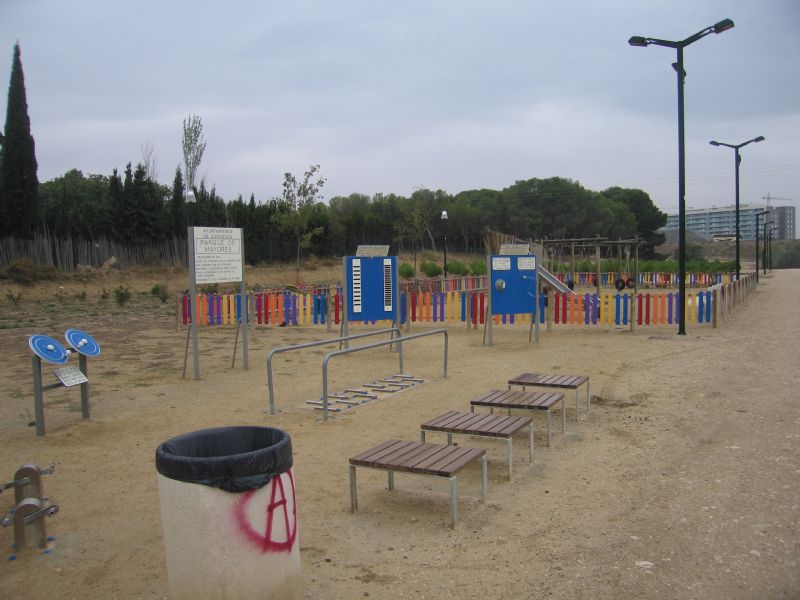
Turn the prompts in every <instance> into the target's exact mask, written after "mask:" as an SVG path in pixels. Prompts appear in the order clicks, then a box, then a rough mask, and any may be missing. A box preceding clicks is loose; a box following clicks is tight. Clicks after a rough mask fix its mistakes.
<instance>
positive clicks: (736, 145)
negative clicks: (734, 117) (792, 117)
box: [709, 135, 765, 281]
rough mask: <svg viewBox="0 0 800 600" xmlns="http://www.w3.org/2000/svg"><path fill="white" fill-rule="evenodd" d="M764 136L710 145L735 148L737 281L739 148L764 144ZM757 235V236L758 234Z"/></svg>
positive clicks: (737, 277) (737, 267)
mask: <svg viewBox="0 0 800 600" xmlns="http://www.w3.org/2000/svg"><path fill="white" fill-rule="evenodd" d="M764 139H765V138H764V136H763V135H760V136H758V137H757V138H753V139H752V140H747V141H746V142H742V143H741V144H726V143H724V142H715V141H714V140H712V141H710V142H709V144H711V145H712V146H725V147H726V148H733V151H734V153H735V157H736V160H735V162H736V279H737V281H738V279H739V270H740V269H741V263H740V262H739V239H740V234H739V164H740V163H741V162H742V157H741V155H740V154H739V148H743V147H744V146H747V144H752V143H753V142H763V141H764ZM757 231H758V225H757V224H756V232H757ZM756 235H757V234H756ZM756 271H758V267H756Z"/></svg>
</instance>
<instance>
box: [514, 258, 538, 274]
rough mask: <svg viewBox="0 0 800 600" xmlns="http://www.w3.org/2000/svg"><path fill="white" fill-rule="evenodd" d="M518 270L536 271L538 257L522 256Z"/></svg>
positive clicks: (518, 262)
mask: <svg viewBox="0 0 800 600" xmlns="http://www.w3.org/2000/svg"><path fill="white" fill-rule="evenodd" d="M517 268H518V269H519V270H520V271H535V270H536V257H535V256H520V257H519V258H518V259H517Z"/></svg>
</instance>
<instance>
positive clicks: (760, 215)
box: [756, 210, 769, 283]
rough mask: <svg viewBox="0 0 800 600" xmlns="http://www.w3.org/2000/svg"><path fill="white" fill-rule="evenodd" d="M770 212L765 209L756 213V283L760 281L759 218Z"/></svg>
mask: <svg viewBox="0 0 800 600" xmlns="http://www.w3.org/2000/svg"><path fill="white" fill-rule="evenodd" d="M768 214H769V211H768V210H765V211H763V212H760V213H756V283H758V234H759V230H758V220H759V219H760V218H761V217H763V216H764V215H768ZM764 243H766V240H764Z"/></svg>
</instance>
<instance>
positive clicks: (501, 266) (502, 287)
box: [489, 255, 537, 315]
mask: <svg viewBox="0 0 800 600" xmlns="http://www.w3.org/2000/svg"><path fill="white" fill-rule="evenodd" d="M490 260H491V273H492V277H491V281H490V282H489V285H490V286H491V287H490V288H489V292H490V293H491V295H492V314H493V315H518V314H536V294H537V288H536V283H537V279H536V278H537V272H536V256H534V255H525V256H517V255H495V256H492V257H490Z"/></svg>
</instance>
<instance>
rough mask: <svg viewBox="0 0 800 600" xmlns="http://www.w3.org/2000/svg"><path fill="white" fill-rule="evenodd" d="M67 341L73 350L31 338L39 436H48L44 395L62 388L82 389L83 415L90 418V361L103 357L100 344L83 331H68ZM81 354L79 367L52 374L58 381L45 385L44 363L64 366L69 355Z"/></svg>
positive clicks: (46, 339) (42, 337) (41, 337)
mask: <svg viewBox="0 0 800 600" xmlns="http://www.w3.org/2000/svg"><path fill="white" fill-rule="evenodd" d="M64 338H65V339H66V340H67V343H68V344H69V345H70V347H71V348H70V349H66V348H64V346H62V345H61V344H60V343H59V342H58V341H57V340H55V339H53V338H51V337H49V336H46V335H40V334H35V335H32V336H30V337H29V338H28V345H29V346H30V349H31V350H32V351H33V361H32V363H33V407H34V413H35V415H36V435H38V436H43V435H44V434H45V424H44V392H45V391H47V390H52V389H55V388H59V387H71V386H73V385H80V386H81V414H82V416H83V418H84V419H88V418H89V378H88V373H89V366H88V358H89V357H95V356H99V355H100V345H99V344H98V343H97V342H96V341H95V340H94V338H93V337H92V336H91V335H89V334H88V333H86V332H85V331H81V330H80V329H67V331H66V332H65V333H64ZM73 352H75V353H77V354H78V357H79V358H78V366H77V367H75V366H74V365H72V366H67V367H62V368H60V369H56V370H54V371H53V374H54V375H55V376H56V378H58V382H57V383H52V384H48V385H42V361H43V360H44V361H46V362H49V363H52V364H56V365H63V364H65V363H66V362H67V361H68V360H69V357H70V355H71V354H72V353H73Z"/></svg>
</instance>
